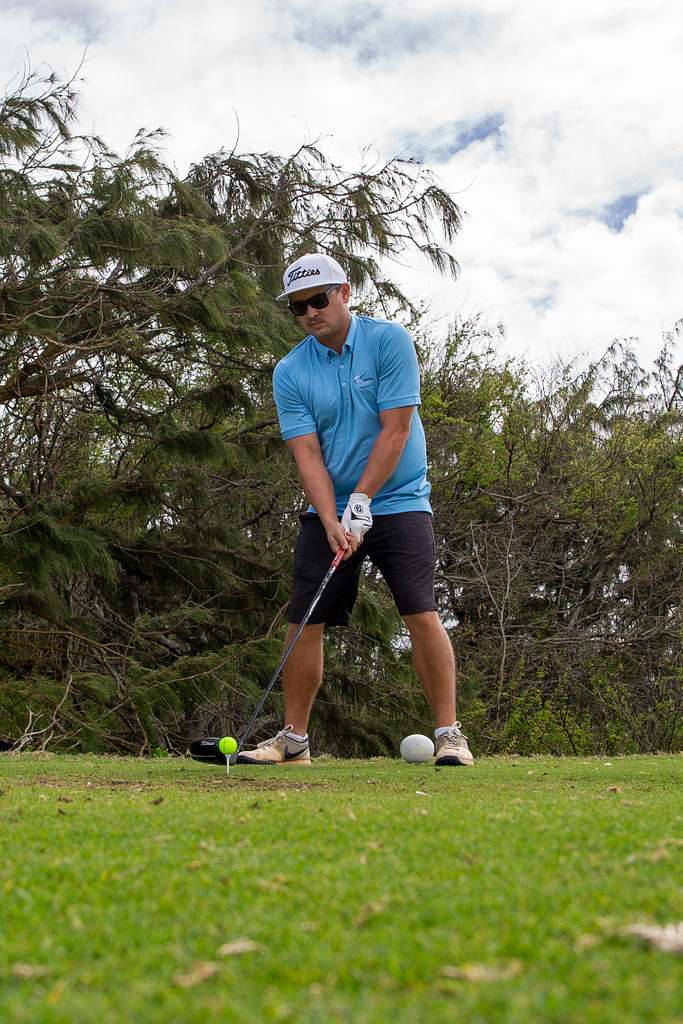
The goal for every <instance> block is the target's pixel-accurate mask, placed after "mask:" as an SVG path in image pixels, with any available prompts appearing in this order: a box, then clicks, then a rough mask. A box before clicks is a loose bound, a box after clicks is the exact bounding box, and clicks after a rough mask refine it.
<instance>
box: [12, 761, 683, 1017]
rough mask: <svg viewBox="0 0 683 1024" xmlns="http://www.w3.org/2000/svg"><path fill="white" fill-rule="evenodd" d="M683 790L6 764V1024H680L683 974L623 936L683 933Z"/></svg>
mask: <svg viewBox="0 0 683 1024" xmlns="http://www.w3.org/2000/svg"><path fill="white" fill-rule="evenodd" d="M606 761H611V763H605V762H606ZM682 782H683V758H681V757H668V756H666V757H665V756H661V757H628V758H611V759H606V758H594V759H580V758H576V759H568V758H567V759H553V758H546V757H543V758H533V759H530V760H523V759H513V758H510V759H489V760H481V761H479V762H478V763H477V764H476V765H475V767H474V768H473V769H470V770H468V769H441V770H435V769H434V768H432V767H431V766H429V767H425V766H416V765H405V764H403V763H401V762H398V761H390V760H373V761H366V762H359V761H349V762H343V761H333V760H326V759H322V760H320V761H318V762H317V763H316V764H315V765H314V766H313V767H312V768H310V769H305V768H289V769H288V768H283V769H258V768H233V770H232V774H231V777H230V779H226V777H225V773H224V771H223V770H221V769H220V768H218V767H215V768H211V767H208V766H204V765H198V764H195V763H194V762H192V761H187V760H183V759H159V760H147V761H143V760H133V759H123V758H106V757H90V756H81V757H59V756H56V755H48V754H45V755H41V754H33V755H31V754H28V755H22V756H20V757H12V756H9V755H3V756H2V757H0V791H1V795H0V900H1V904H0V907H1V915H0V1021H2V1022H6V1021H11V1022H20V1021H21V1022H23V1021H27V1022H29V1021H30V1022H31V1024H36V1022H38V1024H40V1022H43V1021H49V1022H64V1024H74V1022H76V1024H80V1022H90V1021H92V1022H97V1024H108V1022H112V1024H114V1022H115V1024H120V1022H124V1021H133V1022H135V1024H146V1022H157V1021H158V1022H164V1024H169V1022H172V1024H192V1022H195V1021H196V1022H200V1021H201V1022H205V1021H207V1020H210V1021H216V1022H218V1021H221V1022H222V1021H229V1020H235V1021H239V1022H240V1024H246V1022H248V1024H252V1022H253V1024H256V1022H261V1021H292V1022H297V1024H312V1022H315V1024H318V1022H320V1024H330V1022H335V1021H349V1022H354V1024H356V1022H361V1024H366V1022H368V1024H370V1022H372V1024H374V1022H378V1024H380V1022H381V1024H386V1022H389V1024H404V1022H405V1024H408V1022H410V1024H413V1022H416V1021H417V1022H421V1021H424V1022H429V1024H439V1022H442V1021H443V1022H449V1024H451V1022H454V1021H463V1022H467V1024H478V1022H481V1024H495V1022H505V1024H530V1022H539V1021H542V1022H545V1021H549V1022H550V1021H551V1022H553V1024H563V1022H577V1024H579V1022H580V1024H611V1022H614V1024H627V1022H632V1021H633V1022H635V1021H637V1022H641V1021H652V1022H657V1024H667V1022H670V1024H674V1022H677V1024H680V1022H683V957H681V956H676V955H675V954H671V953H665V952H661V951H659V950H656V949H651V948H645V947H644V946H642V945H640V944H639V943H638V942H637V941H636V940H634V939H631V938H627V937H624V936H621V935H619V934H618V933H619V931H620V929H621V928H623V927H624V926H627V925H629V924H632V923H635V922H637V921H648V922H653V923H659V924H665V923H668V922H675V921H679V920H681V919H683V899H682V892H681V879H682V878H683V846H681V845H677V844H676V843H675V842H671V840H676V839H678V840H680V839H681V838H682V837H683V786H682ZM610 787H616V791H615V790H614V789H611V788H610ZM418 791H420V792H418ZM235 939H250V940H252V941H253V942H254V943H258V944H259V945H258V947H257V948H256V949H254V950H253V951H251V952H247V953H244V954H242V955H232V956H219V955H218V953H217V951H218V949H219V947H221V946H222V945H223V944H224V943H227V942H230V941H232V940H235ZM204 962H208V963H209V964H211V965H213V966H211V967H209V968H208V970H207V973H208V971H213V973H212V974H211V975H210V976H208V977H206V978H205V979H204V980H199V979H198V976H196V977H194V978H193V976H192V971H193V969H194V967H195V965H197V964H198V963H204ZM472 965H475V966H472ZM484 968H486V970H487V971H488V973H484V974H483V976H482V971H483V969H484ZM458 972H460V975H459V976H458ZM27 975H28V976H27ZM187 975H189V976H190V977H189V979H188V977H187ZM183 980H185V981H186V982H187V981H188V980H189V981H192V980H194V981H195V982H196V983H195V984H191V985H183V984H181V983H179V982H182V981H183Z"/></svg>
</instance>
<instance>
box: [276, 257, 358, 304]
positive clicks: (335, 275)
mask: <svg viewBox="0 0 683 1024" xmlns="http://www.w3.org/2000/svg"><path fill="white" fill-rule="evenodd" d="M282 283H283V285H284V286H285V290H284V291H283V293H282V295H278V297H277V301H278V302H279V301H280V299H286V298H287V296H288V295H291V294H292V292H301V291H303V290H304V288H316V287H317V286H318V285H321V286H323V285H328V284H346V283H347V279H346V274H345V273H344V270H343V269H342V266H341V264H339V263H337V261H336V260H335V259H333V258H332V257H331V256H326V255H325V253H323V252H313V253H310V254H309V255H308V256H300V257H299V259H298V260H295V261H294V263H290V264H289V266H288V267H287V269H286V270H285V272H284V274H283V276H282Z"/></svg>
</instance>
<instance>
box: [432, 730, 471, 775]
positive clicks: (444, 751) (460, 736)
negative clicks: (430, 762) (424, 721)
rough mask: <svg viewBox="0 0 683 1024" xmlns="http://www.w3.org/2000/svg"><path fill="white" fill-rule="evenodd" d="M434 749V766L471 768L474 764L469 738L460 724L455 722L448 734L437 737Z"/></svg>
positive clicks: (444, 733) (443, 733)
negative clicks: (450, 765)
mask: <svg viewBox="0 0 683 1024" xmlns="http://www.w3.org/2000/svg"><path fill="white" fill-rule="evenodd" d="M434 748H435V759H434V764H435V765H437V766H440V765H449V764H453V765H462V766H463V767H468V768H469V767H471V766H472V765H473V764H474V758H473V757H472V753H471V751H470V748H469V747H468V746H467V736H465V734H464V733H463V732H461V731H460V722H454V723H453V725H452V726H451V727H450V729H449V730H448V732H442V733H441V735H440V736H437V737H436V738H435V740H434Z"/></svg>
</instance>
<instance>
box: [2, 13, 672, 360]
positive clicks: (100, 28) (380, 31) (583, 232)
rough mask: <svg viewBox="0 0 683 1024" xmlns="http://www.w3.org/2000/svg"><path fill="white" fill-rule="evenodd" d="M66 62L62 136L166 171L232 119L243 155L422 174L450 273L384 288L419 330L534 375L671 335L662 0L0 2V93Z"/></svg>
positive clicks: (656, 344) (668, 70)
mask: <svg viewBox="0 0 683 1024" xmlns="http://www.w3.org/2000/svg"><path fill="white" fill-rule="evenodd" d="M84 53H85V55H86V60H85V63H84V65H83V68H82V70H81V73H80V75H81V77H82V78H83V79H84V81H83V82H82V84H81V85H80V91H81V106H80V122H81V127H82V129H84V130H86V131H90V130H92V131H95V132H97V133H98V134H99V135H101V136H102V137H103V138H104V139H105V140H106V141H107V142H108V143H109V145H110V146H112V147H113V148H115V149H118V150H119V151H122V150H124V149H125V147H126V146H127V145H128V144H129V143H130V141H131V140H132V138H133V136H134V134H135V132H136V130H137V129H138V128H140V127H146V128H156V127H159V126H161V127H163V128H165V129H166V130H167V131H168V132H169V136H170V137H169V138H168V140H167V144H166V145H167V150H166V151H167V155H168V157H169V158H170V160H171V161H172V162H173V163H174V165H175V166H176V168H177V169H178V171H179V172H180V173H183V172H184V171H186V170H187V168H188V167H189V165H190V163H191V162H192V161H194V160H197V159H200V158H201V157H202V156H203V155H204V154H206V153H209V152H214V151H216V150H217V149H219V148H220V147H221V146H225V147H226V148H230V149H231V148H232V146H233V145H234V142H235V138H236V131H237V125H238V123H239V148H240V149H241V150H243V151H264V150H270V151H275V152H279V153H281V154H283V155H285V154H288V153H290V152H293V151H294V150H296V149H297V148H298V147H299V146H300V145H301V143H302V142H311V141H316V140H319V141H320V145H321V147H322V148H323V150H324V151H325V153H326V155H327V156H329V157H330V158H331V159H332V160H335V161H337V162H340V163H342V164H343V165H344V166H345V167H348V168H349V169H355V168H358V167H359V165H360V164H361V162H362V160H363V159H364V157H363V154H364V153H366V154H367V153H369V154H370V158H372V159H377V160H384V159H389V158H392V157H395V156H403V157H408V156H410V157H414V158H416V159H419V160H421V161H423V162H424V163H425V164H426V165H427V166H428V167H429V168H430V169H431V170H432V171H433V173H434V174H435V176H436V179H437V181H438V182H439V184H440V185H442V186H443V187H444V188H446V189H447V190H448V191H449V192H450V193H451V194H452V195H453V196H454V197H455V199H456V200H457V202H458V203H459V205H460V207H461V209H462V210H463V213H464V223H463V228H462V230H461V231H460V233H459V235H458V236H457V238H456V241H455V243H454V245H453V247H452V248H453V252H454V255H455V257H456V259H457V260H458V263H459V264H460V268H461V273H460V276H459V278H458V279H457V280H456V281H455V282H454V281H453V280H451V279H443V278H441V277H439V275H438V274H436V272H434V271H433V270H431V269H430V268H428V267H427V266H425V265H424V264H422V263H420V262H419V261H418V260H417V259H416V258H415V257H409V256H404V257H403V258H402V260H401V262H400V263H399V264H397V265H396V266H393V267H391V268H390V273H391V274H392V275H393V276H394V277H395V278H396V280H397V281H398V282H399V283H400V284H401V285H402V287H403V288H404V289H405V290H406V291H407V293H408V294H409V295H410V297H411V298H412V299H413V300H414V301H416V302H423V303H425V305H426V307H427V309H428V311H429V315H430V317H433V319H434V327H433V330H434V332H435V333H439V332H445V330H446V329H447V326H448V324H449V323H451V322H452V321H453V320H454V319H456V318H457V319H467V318H471V317H475V316H479V317H480V318H481V321H482V323H485V324H489V325H490V326H492V327H493V326H495V325H497V324H499V323H502V324H503V326H504V328H505V336H504V340H503V341H502V342H501V346H502V351H503V352H504V353H505V354H509V355H512V356H522V357H524V358H526V359H527V360H528V361H530V362H531V363H533V364H536V365H539V366H542V365H546V364H550V363H551V362H552V361H554V359H555V358H556V357H560V358H563V359H565V360H566V359H570V358H576V359H577V360H578V361H579V362H585V360H586V359H593V358H596V357H597V356H599V355H601V354H602V353H603V352H604V351H605V350H606V349H607V347H608V346H609V345H610V343H611V342H612V341H613V340H614V339H615V338H630V339H633V341H632V344H633V346H634V348H635V351H636V354H637V355H638V357H639V359H640V361H641V363H643V364H644V365H645V366H649V365H650V364H651V362H652V360H653V359H654V358H655V357H656V355H657V353H658V352H659V350H660V347H661V343H662V337H663V333H664V332H672V331H674V328H675V326H676V323H677V322H678V321H680V320H681V318H683V123H682V122H683V114H682V113H681V103H680V97H681V94H682V93H683V59H682V58H681V54H683V5H682V4H681V3H680V0H648V2H647V3H643V2H642V0H621V2H620V0H576V2H575V3H573V4H554V3H552V4H551V3H549V2H548V0H478V2H476V3H475V2H472V3H467V2H464V0H419V2H418V0H403V2H401V0H394V2H389V0H376V2H373V0H367V2H363V3H359V2H356V0H347V2H346V3H345V4H338V3H332V2H329V0H317V2H316V3H315V4H312V3H306V2H304V0H289V2H285V0H221V2H218V0H192V2H189V0H184V2H183V0H155V2H154V3H152V2H150V0H101V2H98V3H88V2H86V0H59V2H56V0H22V2H21V4H16V3H12V2H8V0H0V76H1V78H2V82H3V85H5V86H7V85H10V84H11V80H12V79H13V77H14V76H16V75H17V73H18V72H20V71H21V69H22V66H23V64H24V63H25V62H26V60H27V59H30V62H31V65H32V66H33V67H37V66H39V65H40V64H42V63H45V64H48V65H50V66H51V67H52V68H54V70H55V71H56V72H57V73H58V74H59V75H61V76H65V77H70V76H71V75H72V74H73V73H74V71H75V70H76V68H77V67H78V65H79V64H80V62H81V60H82V58H83V55H84ZM365 158H366V159H367V158H368V157H367V156H366V157H365ZM675 337H677V338H678V345H677V353H678V358H679V359H680V358H681V357H682V354H681V349H682V348H683V345H681V342H683V329H681V330H680V332H679V333H678V335H675Z"/></svg>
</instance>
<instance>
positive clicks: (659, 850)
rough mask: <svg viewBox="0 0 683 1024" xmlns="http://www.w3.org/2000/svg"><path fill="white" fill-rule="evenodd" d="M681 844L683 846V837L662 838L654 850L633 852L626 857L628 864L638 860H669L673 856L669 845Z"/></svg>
mask: <svg viewBox="0 0 683 1024" xmlns="http://www.w3.org/2000/svg"><path fill="white" fill-rule="evenodd" d="M671 846H673V847H676V846H681V847H683V839H660V840H659V843H658V844H657V846H655V848H654V850H649V851H648V852H645V853H632V854H631V855H630V856H629V857H627V858H626V863H627V864H633V862H634V861H636V860H651V861H654V862H655V864H656V863H657V861H660V860H668V859H669V858H670V857H671V854H670V852H669V847H671Z"/></svg>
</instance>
